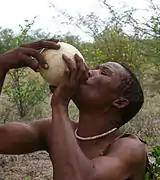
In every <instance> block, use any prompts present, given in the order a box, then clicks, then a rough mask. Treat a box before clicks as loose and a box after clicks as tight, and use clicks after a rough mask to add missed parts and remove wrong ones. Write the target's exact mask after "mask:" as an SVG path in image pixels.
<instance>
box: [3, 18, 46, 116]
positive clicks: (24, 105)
mask: <svg viewBox="0 0 160 180" xmlns="http://www.w3.org/2000/svg"><path fill="white" fill-rule="evenodd" d="M26 23H27V24H26V25H25V26H24V27H22V26H20V29H21V33H20V34H19V35H17V36H14V35H13V32H12V31H11V30H3V31H2V34H3V39H2V41H1V43H2V44H5V45H6V46H4V48H3V49H2V52H3V51H6V50H8V48H16V47H18V46H20V45H22V44H24V43H27V42H28V41H31V40H33V39H36V38H37V37H34V36H32V37H31V36H29V35H28V32H29V30H30V29H31V27H32V25H33V24H34V21H32V22H31V23H28V21H27V22H26ZM37 32H38V31H37ZM8 33H9V34H8ZM37 35H38V36H39V34H37ZM5 37H7V38H6V39H5ZM41 37H42V34H41ZM9 40H10V43H9V46H7V42H6V41H9ZM2 47H3V46H2ZM8 75H9V76H8V81H9V82H8V83H7V85H6V86H5V88H4V93H5V94H6V95H7V96H8V99H9V101H10V102H11V104H12V105H13V107H16V108H17V111H18V114H19V116H20V117H21V118H22V117H25V116H29V114H30V113H31V111H32V108H33V107H34V106H35V105H37V104H39V103H40V102H43V101H44V100H45V98H46V85H45V84H44V83H43V82H39V81H38V80H37V79H36V78H35V77H32V73H31V71H29V70H28V69H27V68H21V69H15V70H11V71H10V72H9V73H8Z"/></svg>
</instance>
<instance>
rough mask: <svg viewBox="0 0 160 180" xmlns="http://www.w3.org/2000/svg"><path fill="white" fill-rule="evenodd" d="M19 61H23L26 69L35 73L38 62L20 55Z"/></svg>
mask: <svg viewBox="0 0 160 180" xmlns="http://www.w3.org/2000/svg"><path fill="white" fill-rule="evenodd" d="M21 59H23V63H25V64H27V66H28V67H30V68H31V69H33V70H34V71H35V72H37V69H38V62H37V61H36V60H35V59H34V58H32V57H31V56H27V55H24V54H22V55H21ZM22 66H23V65H22Z"/></svg>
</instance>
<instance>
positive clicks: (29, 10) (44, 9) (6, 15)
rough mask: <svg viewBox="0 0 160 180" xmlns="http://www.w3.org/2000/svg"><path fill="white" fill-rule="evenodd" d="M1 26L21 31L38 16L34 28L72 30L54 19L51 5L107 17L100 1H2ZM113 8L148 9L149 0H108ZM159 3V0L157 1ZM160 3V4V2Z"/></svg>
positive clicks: (57, 31)
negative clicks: (125, 6)
mask: <svg viewBox="0 0 160 180" xmlns="http://www.w3.org/2000/svg"><path fill="white" fill-rule="evenodd" d="M0 1H1V3H0V26H1V27H3V28H12V29H13V30H14V31H17V32H18V31H19V26H18V25H19V24H23V23H24V20H25V19H27V20H32V19H33V17H34V16H38V17H37V19H36V22H35V25H34V28H35V29H37V28H42V29H43V30H44V31H48V32H52V33H65V32H67V31H69V30H71V29H68V28H67V27H64V26H63V25H61V24H60V23H59V22H58V21H56V20H55V19H53V16H56V15H57V12H56V11H55V10H54V8H51V7H49V6H50V3H52V4H54V5H55V6H56V7H57V8H58V9H63V10H64V9H65V10H67V11H68V12H69V13H70V14H72V15H76V14H77V13H81V14H86V13H89V12H92V11H94V12H96V14H98V15H99V16H101V17H103V16H104V15H106V12H105V10H102V9H101V8H100V6H99V3H98V0H79V1H76V0H26V1H25V0H0ZM108 1H109V2H110V3H111V4H112V5H113V6H115V7H117V8H118V7H120V5H122V4H124V3H125V4H127V5H129V6H132V7H136V8H138V9H145V8H147V7H148V2H147V0H108ZM155 2H156V3H157V2H158V0H155ZM159 3H160V2H159ZM137 16H138V17H139V18H140V17H142V16H146V17H147V16H148V12H143V13H142V12H141V11H140V12H139V14H138V15H137ZM72 31H73V32H74V33H75V34H76V35H80V34H81V33H82V32H80V31H79V30H77V29H73V30H72Z"/></svg>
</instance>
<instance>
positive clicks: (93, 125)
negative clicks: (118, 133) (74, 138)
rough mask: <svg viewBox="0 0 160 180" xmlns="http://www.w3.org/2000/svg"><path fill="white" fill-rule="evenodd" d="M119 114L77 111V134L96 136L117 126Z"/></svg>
mask: <svg viewBox="0 0 160 180" xmlns="http://www.w3.org/2000/svg"><path fill="white" fill-rule="evenodd" d="M119 118H120V117H119V115H118V114H116V113H114V112H109V113H107V114H105V113H104V112H92V113H91V112H83V111H80V113H79V125H78V135H80V136H82V137H90V136H96V135H99V134H102V133H105V132H107V131H109V130H111V129H113V128H119V124H118V123H117V122H119V120H120V119H119Z"/></svg>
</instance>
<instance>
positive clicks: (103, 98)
mask: <svg viewBox="0 0 160 180" xmlns="http://www.w3.org/2000/svg"><path fill="white" fill-rule="evenodd" d="M89 73H90V77H89V79H88V80H87V82H86V84H84V85H82V86H81V87H80V88H79V90H78V91H77V93H76V95H75V97H74V99H73V100H74V101H75V103H76V105H77V106H78V108H79V109H80V110H82V111H83V110H85V109H86V110H90V111H104V113H105V112H106V113H107V112H108V111H109V110H111V109H112V110H114V112H115V113H118V114H119V115H120V116H121V120H122V124H125V123H126V122H128V121H129V120H130V119H131V118H132V117H134V116H135V115H136V114H137V113H138V111H139V110H140V109H141V107H142V104H143V101H144V96H143V91H142V88H141V86H140V84H139V82H138V80H137V78H136V76H135V75H134V74H133V73H132V72H131V71H130V70H129V69H128V68H126V67H125V66H123V65H120V64H118V63H115V62H107V63H105V64H102V65H100V66H97V67H95V68H93V69H91V70H90V71H89Z"/></svg>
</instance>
